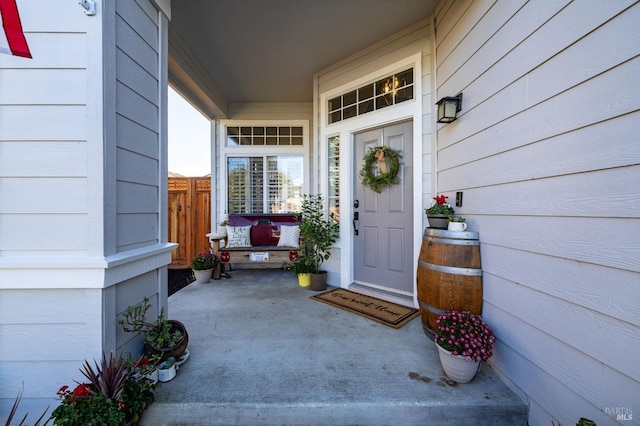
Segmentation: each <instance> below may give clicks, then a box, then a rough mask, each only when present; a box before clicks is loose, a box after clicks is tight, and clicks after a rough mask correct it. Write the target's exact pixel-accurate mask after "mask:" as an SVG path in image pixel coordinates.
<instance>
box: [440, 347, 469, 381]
mask: <svg viewBox="0 0 640 426" xmlns="http://www.w3.org/2000/svg"><path fill="white" fill-rule="evenodd" d="M436 346H437V347H438V354H439V355H440V364H442V369H443V370H444V372H445V374H446V375H447V377H449V378H450V379H451V380H453V381H455V382H458V383H469V382H470V381H471V380H472V379H473V377H474V376H475V375H476V373H477V372H478V369H479V368H480V363H479V362H478V361H467V360H466V359H465V358H464V357H462V356H460V355H451V352H449V351H448V350H446V349H445V348H443V347H442V346H440V345H438V344H437V343H436Z"/></svg>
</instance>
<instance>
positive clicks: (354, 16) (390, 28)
mask: <svg viewBox="0 0 640 426" xmlns="http://www.w3.org/2000/svg"><path fill="white" fill-rule="evenodd" d="M438 1H439V0H241V1H239V0H215V1H203V0H179V1H173V2H172V4H171V23H170V28H169V31H170V39H171V37H172V36H176V35H177V36H178V37H179V38H180V39H181V40H182V41H183V42H184V46H186V47H187V49H188V51H190V55H192V56H193V57H194V58H195V59H196V60H197V62H199V66H201V67H202V69H201V70H200V71H201V72H204V76H205V78H204V80H203V78H202V77H203V76H200V78H196V79H195V80H196V81H200V82H202V81H209V82H210V83H213V85H214V86H217V88H216V89H215V90H213V91H211V90H209V91H210V92H211V93H217V94H218V95H219V96H220V99H223V100H224V101H225V102H226V103H244V102H311V101H312V97H313V88H312V79H313V74H314V73H316V72H318V71H320V70H322V69H324V68H326V67H328V66H330V65H332V64H334V63H336V62H339V61H340V60H342V59H344V58H346V57H348V56H350V55H352V54H354V53H356V52H358V51H359V50H362V49H364V48H366V47H368V46H371V45H372V44H374V43H376V42H378V41H380V40H382V39H384V38H385V37H388V36H390V35H392V34H394V33H396V32H398V31H400V30H402V29H403V28H406V27H408V26H410V25H412V24H414V23H416V22H418V21H420V20H422V19H424V18H426V17H428V16H429V15H430V14H431V12H432V11H433V10H434V9H435V7H436V4H437V3H438ZM170 55H171V49H170ZM170 65H171V58H170ZM169 72H170V74H171V75H170V78H171V80H172V81H173V82H179V83H180V85H181V86H182V87H181V88H182V89H183V90H184V89H185V88H189V89H188V90H189V91H191V92H193V91H197V90H196V89H194V87H193V85H194V83H193V79H194V76H193V75H191V76H189V78H190V79H192V81H191V86H190V85H189V84H187V83H186V77H185V76H184V75H179V73H177V72H175V71H172V67H171V66H170V70H169ZM196 85H197V86H202V84H201V83H200V84H196ZM179 89H180V88H179ZM209 89H210V88H209ZM198 90H203V91H204V92H206V91H207V89H205V88H202V87H199V89H198ZM209 98H211V96H209ZM214 101H215V100H214Z"/></svg>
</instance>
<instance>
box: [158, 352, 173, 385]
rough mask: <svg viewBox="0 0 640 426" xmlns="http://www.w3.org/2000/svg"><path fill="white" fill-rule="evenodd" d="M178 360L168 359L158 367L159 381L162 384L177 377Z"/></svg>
mask: <svg viewBox="0 0 640 426" xmlns="http://www.w3.org/2000/svg"><path fill="white" fill-rule="evenodd" d="M176 368H177V366H176V359H175V358H174V357H172V356H171V357H169V358H167V360H166V361H164V362H162V363H161V364H160V365H159V366H158V380H160V381H161V382H163V383H164V382H168V381H169V380H173V378H174V377H176V371H177V370H176Z"/></svg>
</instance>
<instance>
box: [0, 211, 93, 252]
mask: <svg viewBox="0 0 640 426" xmlns="http://www.w3.org/2000/svg"><path fill="white" fill-rule="evenodd" d="M0 235H2V238H0V250H8V251H10V250H20V251H41V250H52V251H56V252H61V251H67V250H86V249H87V242H88V240H89V235H88V225H87V216H86V215H82V214H73V215H72V214H63V215H51V214H29V215H25V214H3V215H2V221H0Z"/></svg>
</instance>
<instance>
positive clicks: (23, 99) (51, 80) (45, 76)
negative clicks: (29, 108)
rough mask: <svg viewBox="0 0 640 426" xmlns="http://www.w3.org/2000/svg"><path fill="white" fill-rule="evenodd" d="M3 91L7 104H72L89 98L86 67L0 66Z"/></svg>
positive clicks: (0, 84)
mask: <svg viewBox="0 0 640 426" xmlns="http://www.w3.org/2000/svg"><path fill="white" fill-rule="evenodd" d="M51 85H53V87H55V88H56V90H55V91H53V90H51ZM0 93H2V96H0V104H4V105H10V104H19V103H22V104H33V105H55V104H71V105H72V104H84V103H86V100H87V90H86V82H85V80H84V70H68V69H65V70H51V69H10V70H3V69H0Z"/></svg>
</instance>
